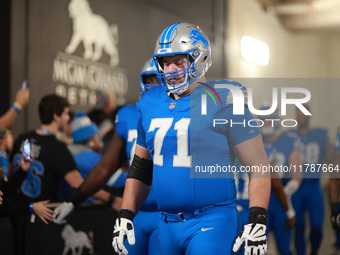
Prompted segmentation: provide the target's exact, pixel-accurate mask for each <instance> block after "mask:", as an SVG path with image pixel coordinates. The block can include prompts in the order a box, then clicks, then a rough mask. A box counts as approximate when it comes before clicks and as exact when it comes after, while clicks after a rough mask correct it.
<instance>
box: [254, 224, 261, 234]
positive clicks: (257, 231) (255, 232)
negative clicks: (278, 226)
mask: <svg viewBox="0 0 340 255" xmlns="http://www.w3.org/2000/svg"><path fill="white" fill-rule="evenodd" d="M260 230H262V231H263V227H262V226H261V227H259V228H258V229H257V230H256V232H255V233H254V235H255V234H256V233H257V232H259V231H260Z"/></svg>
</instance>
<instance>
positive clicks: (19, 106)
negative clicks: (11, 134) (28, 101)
mask: <svg viewBox="0 0 340 255" xmlns="http://www.w3.org/2000/svg"><path fill="white" fill-rule="evenodd" d="M13 105H14V106H15V107H16V108H18V109H19V110H20V111H21V110H22V105H21V104H19V103H18V102H14V103H13Z"/></svg>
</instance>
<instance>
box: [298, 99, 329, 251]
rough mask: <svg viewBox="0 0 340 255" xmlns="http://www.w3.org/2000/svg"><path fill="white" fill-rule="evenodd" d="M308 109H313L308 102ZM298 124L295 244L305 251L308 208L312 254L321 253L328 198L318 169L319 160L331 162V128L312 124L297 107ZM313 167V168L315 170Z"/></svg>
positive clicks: (322, 162)
mask: <svg viewBox="0 0 340 255" xmlns="http://www.w3.org/2000/svg"><path fill="white" fill-rule="evenodd" d="M306 109H307V110H308V111H310V108H309V107H308V105H307V106H306ZM296 117H297V123H298V127H297V130H293V131H292V132H294V133H295V134H296V135H297V136H298V137H299V139H300V141H301V147H300V151H301V155H302V161H303V168H302V170H303V176H302V178H303V179H302V183H301V185H300V187H299V189H298V190H297V192H296V193H295V194H294V196H293V197H292V203H293V206H294V209H295V211H296V227H295V248H296V251H297V254H298V255H305V254H306V241H305V229H306V227H305V213H306V212H308V215H309V219H310V220H309V223H310V235H309V238H310V243H311V246H312V247H311V248H312V252H311V254H312V255H315V254H317V253H318V250H319V248H320V245H321V241H322V236H323V234H322V232H323V231H322V228H323V220H324V214H325V204H324V203H325V202H324V197H323V192H322V187H321V182H320V177H321V173H322V171H315V168H316V167H317V164H325V163H329V162H330V158H331V146H330V143H329V141H328V131H327V130H326V129H324V128H312V127H311V125H310V120H311V116H307V115H305V114H304V113H303V112H302V111H300V110H299V109H297V110H296ZM313 169H314V170H313Z"/></svg>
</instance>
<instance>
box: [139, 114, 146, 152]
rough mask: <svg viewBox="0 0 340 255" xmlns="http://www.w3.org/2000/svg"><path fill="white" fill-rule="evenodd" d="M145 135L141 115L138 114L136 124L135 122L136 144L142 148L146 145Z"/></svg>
mask: <svg viewBox="0 0 340 255" xmlns="http://www.w3.org/2000/svg"><path fill="white" fill-rule="evenodd" d="M145 135H146V133H145V131H144V128H143V115H142V113H140V114H139V118H138V122H137V144H138V145H139V146H142V147H144V148H147V145H146V137H145Z"/></svg>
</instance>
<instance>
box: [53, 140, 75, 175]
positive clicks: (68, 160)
mask: <svg viewBox="0 0 340 255" xmlns="http://www.w3.org/2000/svg"><path fill="white" fill-rule="evenodd" d="M55 153H56V155H55V157H54V159H55V160H54V162H53V164H54V168H55V169H56V172H57V174H58V175H59V176H60V177H61V178H64V176H65V174H67V173H68V172H70V171H72V170H75V169H78V168H77V165H76V162H75V161H74V158H73V156H72V154H71V152H70V151H69V150H68V149H67V147H66V145H64V144H61V143H60V144H59V146H58V149H57V150H56V151H55Z"/></svg>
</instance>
